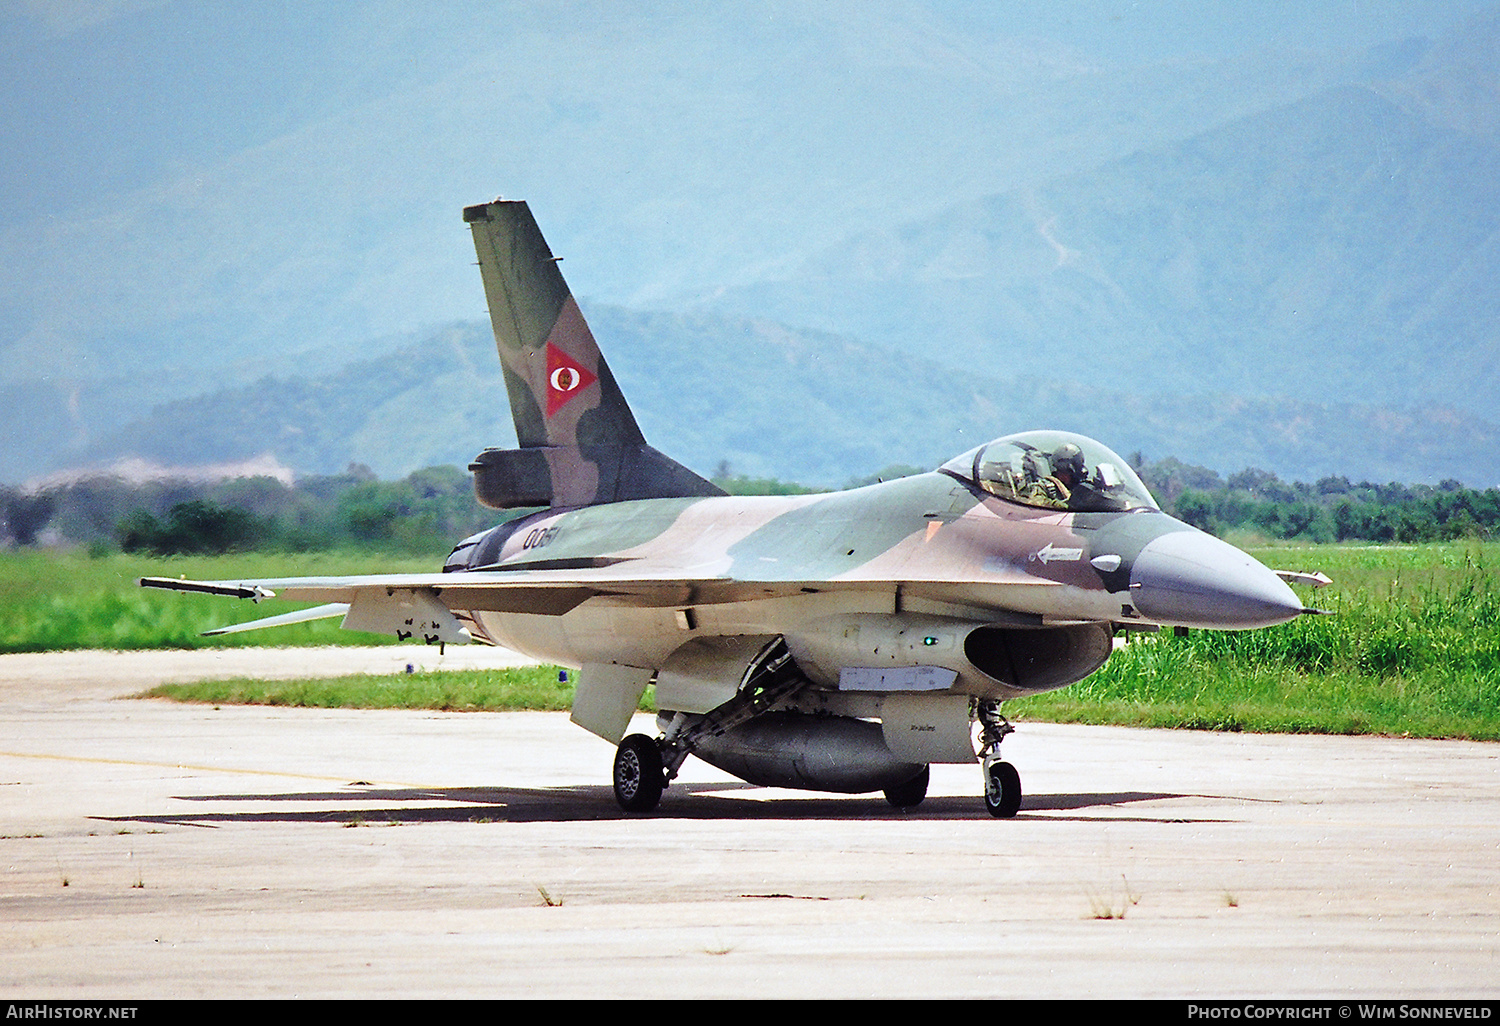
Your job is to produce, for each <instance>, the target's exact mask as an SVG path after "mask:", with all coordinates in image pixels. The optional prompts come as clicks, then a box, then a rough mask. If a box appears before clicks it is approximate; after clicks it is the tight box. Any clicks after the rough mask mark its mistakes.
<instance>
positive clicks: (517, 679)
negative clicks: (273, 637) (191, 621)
mask: <svg viewBox="0 0 1500 1026" xmlns="http://www.w3.org/2000/svg"><path fill="white" fill-rule="evenodd" d="M560 672H561V671H560V669H559V667H556V666H520V667H513V668H508V669H495V670H439V671H433V672H427V673H403V674H395V675H393V676H376V675H371V674H351V675H349V676H347V677H329V678H326V679H313V680H286V681H274V680H273V681H267V680H252V679H249V678H240V679H235V680H211V681H197V682H194V683H190V684H163V685H161V686H160V687H156V688H152V689H151V690H150V691H147V692H144V693H143V694H141V695H138V696H137V697H139V698H171V699H175V700H176V701H179V702H205V703H210V704H215V705H220V704H222V705H294V706H312V707H316V708H323V709H441V710H445V711H449V712H513V711H521V710H551V711H565V710H567V709H569V708H571V707H572V705H573V687H574V679H573V678H574V675H573V674H572V673H571V672H569V673H568V675H567V676H568V680H566V681H561V680H559V679H558V678H559V676H560ZM652 697H653V696H652V693H651V689H649V688H648V689H647V691H646V694H645V695H644V696H643V697H642V699H641V703H640V708H641V710H642V711H643V712H654V711H655V707H654V706H653V705H652Z"/></svg>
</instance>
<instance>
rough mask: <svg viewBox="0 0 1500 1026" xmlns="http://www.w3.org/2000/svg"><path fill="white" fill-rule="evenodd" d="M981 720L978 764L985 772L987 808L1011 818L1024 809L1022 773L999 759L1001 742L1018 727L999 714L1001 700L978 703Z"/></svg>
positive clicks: (994, 814) (991, 811)
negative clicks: (1022, 807) (1022, 805)
mask: <svg viewBox="0 0 1500 1026" xmlns="http://www.w3.org/2000/svg"><path fill="white" fill-rule="evenodd" d="M975 717H976V718H977V719H978V720H979V740H980V748H979V766H980V769H981V770H982V771H983V772H984V809H985V811H986V812H988V813H989V814H990V815H991V816H994V817H995V818H997V819H1010V818H1012V817H1013V816H1015V814H1016V812H1017V811H1019V810H1020V808H1021V774H1020V773H1018V772H1016V768H1015V767H1014V766H1012V765H1011V764H1010V763H1008V762H1003V761H1001V759H1000V742H1001V741H1003V740H1004V739H1005V735H1007V734H1009V733H1012V732H1013V731H1014V730H1015V729H1016V728H1015V727H1012V726H1011V725H1010V721H1009V720H1007V719H1006V718H1005V717H1004V716H1002V715H1000V703H999V702H995V701H981V702H978V703H977V704H976V706H975Z"/></svg>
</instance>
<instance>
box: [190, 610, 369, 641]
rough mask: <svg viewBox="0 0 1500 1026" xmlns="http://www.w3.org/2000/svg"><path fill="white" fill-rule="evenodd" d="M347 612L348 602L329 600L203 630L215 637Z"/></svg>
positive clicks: (324, 617) (204, 633)
mask: <svg viewBox="0 0 1500 1026" xmlns="http://www.w3.org/2000/svg"><path fill="white" fill-rule="evenodd" d="M347 612H349V603H347V602H330V603H328V604H327V605H324V606H313V607H312V608H311V609H297V610H294V611H293V612H290V613H282V614H281V615H280V616H267V617H262V618H261V619H259V620H247V621H246V622H245V623H236V624H231V625H229V626H228V627H215V628H214V629H213V630H211V631H204V632H203V636H204V637H205V638H212V637H216V636H217V635H220V634H238V633H239V632H240V631H258V630H260V629H261V628H262V627H285V626H286V625H287V624H289V623H306V622H307V621H309V620H327V619H328V618H329V617H334V616H343V615H344V614H345V613H347Z"/></svg>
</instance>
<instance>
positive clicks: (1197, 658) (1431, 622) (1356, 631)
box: [1006, 544, 1500, 740]
mask: <svg viewBox="0 0 1500 1026" xmlns="http://www.w3.org/2000/svg"><path fill="white" fill-rule="evenodd" d="M1256 555H1257V556H1258V557H1260V558H1261V559H1262V560H1263V561H1265V562H1267V563H1268V564H1270V565H1272V566H1278V567H1281V568H1283V569H1301V568H1304V567H1303V566H1291V565H1288V564H1289V562H1290V561H1289V558H1288V557H1291V556H1294V555H1296V556H1305V557H1306V558H1307V562H1306V564H1305V568H1306V569H1323V570H1324V571H1325V572H1327V573H1328V574H1329V576H1330V577H1333V578H1334V579H1335V584H1334V585H1333V586H1331V587H1330V588H1328V589H1326V590H1325V591H1323V592H1315V593H1310V594H1307V595H1305V596H1304V598H1305V600H1307V601H1309V602H1310V604H1314V605H1317V606H1318V607H1320V608H1324V609H1328V610H1330V611H1331V612H1332V613H1333V615H1331V616H1318V617H1311V616H1304V617H1301V618H1299V619H1297V620H1294V621H1292V622H1291V623H1288V624H1283V625H1281V626H1279V627H1271V628H1267V629H1265V630H1259V631H1244V632H1228V631H1223V632H1220V631H1193V632H1191V633H1190V634H1189V635H1188V636H1187V637H1185V638H1179V637H1176V636H1175V635H1174V634H1173V633H1172V632H1170V631H1162V632H1161V633H1159V634H1156V635H1150V636H1144V637H1138V638H1137V639H1136V640H1134V641H1132V642H1131V643H1130V644H1129V645H1128V646H1126V647H1125V648H1124V649H1123V650H1122V651H1119V652H1117V653H1115V655H1114V656H1112V657H1111V658H1110V661H1109V662H1108V663H1107V664H1106V665H1105V666H1104V668H1103V669H1101V670H1100V671H1099V672H1098V673H1096V674H1094V675H1093V676H1092V677H1090V678H1088V679H1087V680H1085V681H1082V682H1080V683H1078V684H1075V685H1073V686H1072V687H1070V688H1067V689H1065V690H1063V691H1057V692H1051V693H1049V694H1045V695H1037V696H1035V697H1032V698H1026V699H1022V700H1019V701H1015V702H1010V703H1007V704H1006V712H1007V715H1010V716H1013V717H1014V718H1017V719H1033V720H1049V721H1054V722H1073V723H1113V724H1126V725H1133V726H1162V727H1189V728H1200V729H1210V730H1249V731H1268V732H1300V733H1330V734H1391V735H1410V736H1414V737H1451V738H1470V739H1475V740H1500V575H1497V573H1496V569H1495V568H1497V567H1500V552H1497V550H1496V547H1495V546H1482V547H1481V546H1478V545H1475V544H1469V545H1462V544H1456V545H1431V546H1413V547H1408V548H1386V549H1375V548H1341V547H1332V546H1330V547H1324V548H1315V549H1303V550H1290V549H1284V548H1283V549H1272V550H1262V551H1257V552H1256Z"/></svg>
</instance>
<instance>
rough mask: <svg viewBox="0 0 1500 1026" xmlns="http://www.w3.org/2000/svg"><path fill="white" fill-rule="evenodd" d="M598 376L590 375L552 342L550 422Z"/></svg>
mask: <svg viewBox="0 0 1500 1026" xmlns="http://www.w3.org/2000/svg"><path fill="white" fill-rule="evenodd" d="M598 380H599V376H598V375H597V374H593V373H590V371H589V370H588V368H586V367H584V366H583V365H581V364H580V363H578V361H576V360H574V359H573V358H572V357H571V356H569V355H568V354H567V353H565V352H563V351H562V350H561V349H559V348H557V346H555V345H553V344H552V343H551V342H550V341H549V342H548V343H547V418H548V419H549V420H550V419H551V418H552V417H553V416H554V415H555V414H556V413H557V411H558V410H560V409H562V407H563V404H564V403H566V402H567V401H568V400H569V399H572V398H573V397H574V396H576V395H579V394H581V393H582V392H583V391H584V390H585V389H587V388H588V387H589V386H590V385H592V384H594V382H596V381H598Z"/></svg>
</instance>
